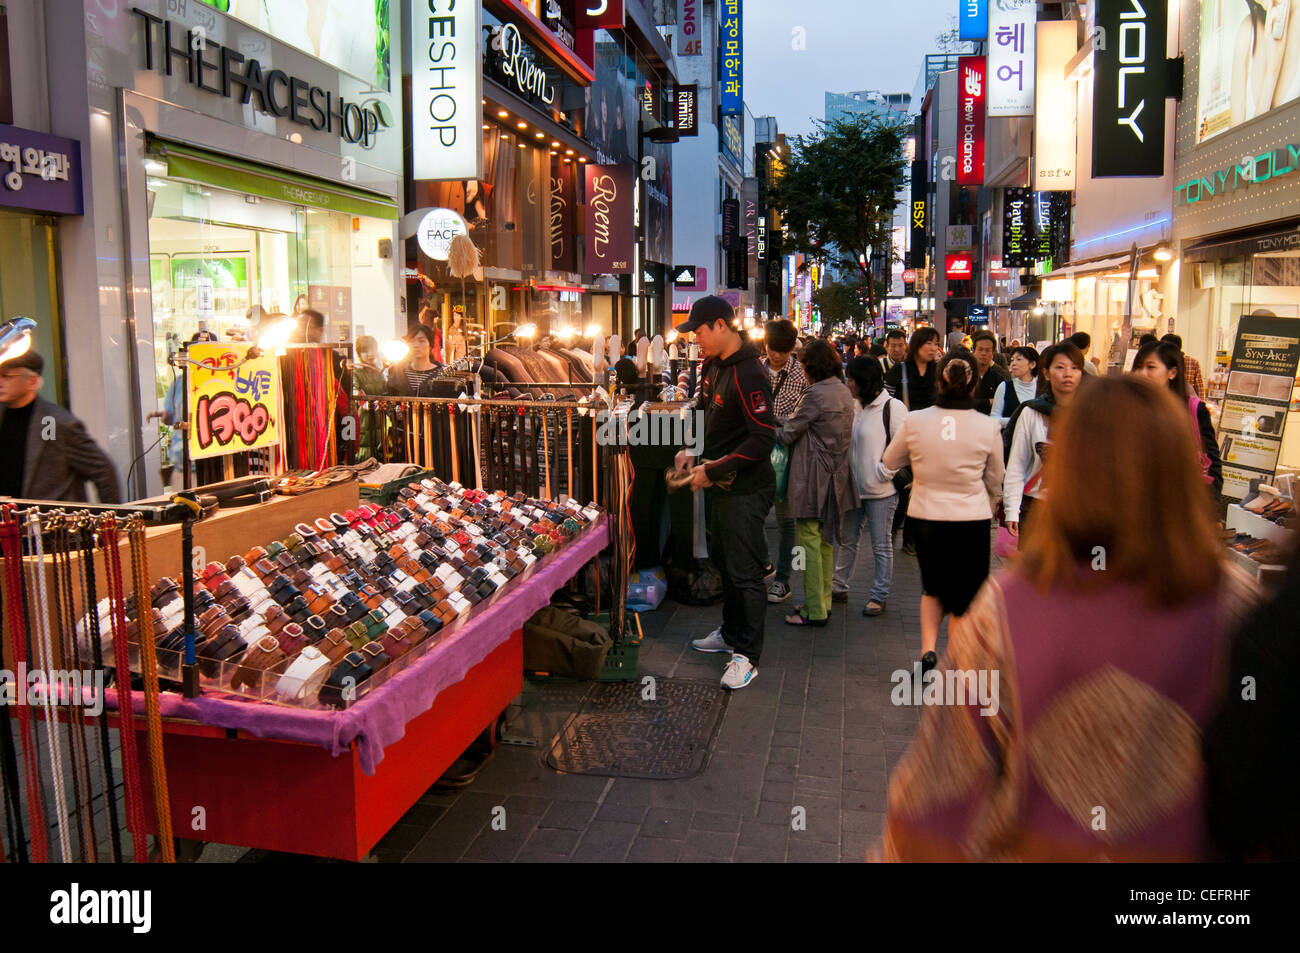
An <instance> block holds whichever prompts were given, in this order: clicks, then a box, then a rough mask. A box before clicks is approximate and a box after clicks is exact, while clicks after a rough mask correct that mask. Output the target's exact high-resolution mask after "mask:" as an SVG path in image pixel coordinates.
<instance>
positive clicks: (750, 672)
mask: <svg viewBox="0 0 1300 953" xmlns="http://www.w3.org/2000/svg"><path fill="white" fill-rule="evenodd" d="M757 675H758V669H756V668H754V666H752V665H750V664H749V659H747V658H745V656H743V655H733V656H732V657H731V661H730V662H728V663H727V670H726V671H725V672H723V673H722V687H723V688H730V689H731V690H732V691H735V690H736V689H737V688H744V687H745V686H746V685H748V684H749V683H750V682H752V681H753V680H754V678H755V676H757Z"/></svg>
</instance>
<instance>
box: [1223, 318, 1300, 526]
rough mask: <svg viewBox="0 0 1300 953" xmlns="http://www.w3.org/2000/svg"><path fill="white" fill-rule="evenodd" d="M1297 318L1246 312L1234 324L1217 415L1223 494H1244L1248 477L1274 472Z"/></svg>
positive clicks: (1296, 346) (1297, 342)
mask: <svg viewBox="0 0 1300 953" xmlns="http://www.w3.org/2000/svg"><path fill="white" fill-rule="evenodd" d="M1296 324H1297V322H1296V320H1295V318H1276V317H1258V316H1252V315H1245V316H1243V317H1242V319H1241V320H1240V322H1238V324H1237V342H1236V344H1235V345H1234V347H1233V349H1232V366H1231V369H1230V371H1229V373H1228V388H1227V396H1226V397H1225V398H1224V401H1223V411H1222V413H1221V414H1220V417H1219V439H1220V440H1221V441H1222V444H1221V446H1220V456H1222V458H1223V495H1224V496H1226V497H1228V498H1229V499H1233V500H1242V499H1245V498H1246V493H1247V492H1248V490H1249V487H1250V481H1251V480H1254V479H1258V478H1260V477H1265V478H1268V479H1270V480H1271V478H1272V477H1273V475H1274V474H1275V473H1276V472H1277V458H1278V454H1279V453H1280V452H1281V450H1282V432H1283V429H1284V428H1285V426H1286V418H1287V410H1288V408H1289V407H1290V405H1291V391H1292V389H1293V388H1294V387H1295V375H1296V366H1297V364H1298V363H1300V330H1297V328H1296Z"/></svg>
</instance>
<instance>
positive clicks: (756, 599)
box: [709, 489, 775, 665]
mask: <svg viewBox="0 0 1300 953" xmlns="http://www.w3.org/2000/svg"><path fill="white" fill-rule="evenodd" d="M774 496H775V491H774V490H772V489H768V490H762V491H760V492H758V493H731V492H729V491H727V490H711V491H710V492H709V498H710V502H711V504H712V509H713V512H712V515H711V518H710V520H709V526H710V531H709V558H711V559H712V560H713V564H714V565H715V566H717V568H718V572H719V573H721V574H722V637H723V639H725V640H726V642H727V644H728V645H730V646H731V647H732V649H734V650H735V652H736V653H737V654H738V655H743V656H745V657H746V658H747V659H749V661H750V663H751V664H753V665H758V658H759V655H761V654H762V651H763V623H764V621H765V620H766V618H767V586H766V585H765V584H764V582H763V576H764V573H765V571H766V569H767V537H766V536H765V535H764V533H763V520H764V519H766V518H767V512H768V510H770V509H771V508H772V499H773V497H774Z"/></svg>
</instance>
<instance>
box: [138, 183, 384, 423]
mask: <svg viewBox="0 0 1300 953" xmlns="http://www.w3.org/2000/svg"><path fill="white" fill-rule="evenodd" d="M148 190H149V271H150V284H151V291H152V301H153V327H154V379H155V393H154V395H153V397H152V399H151V397H150V396H149V395H148V394H146V395H144V398H143V402H144V404H145V407H146V408H147V409H152V408H153V407H154V406H157V405H158V403H159V402H160V401H161V400H162V398H163V397H164V395H165V394H166V392H167V389H168V387H169V386H170V384H171V381H172V377H173V371H172V368H171V367H170V366H169V364H168V356H169V355H170V354H171V353H172V352H173V351H175V350H176V349H177V348H179V347H180V346H181V345H182V344H184V343H187V342H189V341H190V340H192V339H193V338H194V336H195V335H196V334H198V333H200V332H208V333H210V334H212V335H215V336H216V339H217V340H221V341H252V340H256V338H257V336H258V334H259V333H260V328H261V325H262V324H263V323H264V322H265V323H267V324H270V323H273V322H274V321H275V320H277V319H278V318H279V317H280V316H282V315H291V314H295V313H297V312H299V311H302V310H304V309H306V308H308V307H311V308H314V309H316V310H318V311H320V312H321V313H322V314H324V315H325V319H326V333H325V340H326V341H327V342H339V341H350V340H354V339H355V338H356V337H358V336H360V335H361V334H366V333H371V334H375V335H377V336H379V337H380V338H381V339H386V338H387V337H389V336H390V335H391V329H392V317H391V312H392V294H393V264H392V259H391V258H387V259H381V258H380V257H379V255H380V252H379V248H380V242H381V240H383V239H388V240H390V241H391V236H392V225H391V222H388V221H385V220H383V219H378V218H368V217H360V216H353V215H349V214H347V213H344V212H337V211H326V210H323V209H315V208H305V207H302V206H295V205H291V204H288V203H286V202H279V201H275V200H273V199H269V198H265V197H261V196H257V195H251V194H241V193H238V192H235V191H230V190H227V189H221V188H216V187H214V186H209V185H207V184H204V183H202V182H194V181H187V180H184V179H179V178H171V177H163V176H160V175H150V176H149V178H148Z"/></svg>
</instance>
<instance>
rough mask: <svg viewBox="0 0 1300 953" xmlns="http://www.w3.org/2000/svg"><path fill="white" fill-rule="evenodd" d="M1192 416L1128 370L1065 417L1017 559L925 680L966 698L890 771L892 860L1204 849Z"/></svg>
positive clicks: (1203, 532) (983, 595)
mask: <svg viewBox="0 0 1300 953" xmlns="http://www.w3.org/2000/svg"><path fill="white" fill-rule="evenodd" d="M1058 415H1059V416H1058ZM1186 415H1187V410H1186V407H1185V406H1182V405H1180V404H1179V402H1178V401H1177V400H1176V399H1175V398H1174V396H1173V395H1172V394H1170V393H1169V391H1168V389H1166V388H1163V387H1157V386H1153V385H1152V384H1151V383H1150V382H1148V381H1145V380H1142V379H1139V378H1137V377H1134V376H1126V377H1119V378H1114V377H1112V378H1098V379H1097V380H1094V381H1092V382H1091V384H1090V386H1088V387H1085V388H1082V389H1081V390H1080V391H1079V393H1078V395H1077V397H1076V398H1075V399H1074V401H1073V403H1072V405H1071V406H1070V407H1069V408H1068V409H1062V410H1060V411H1058V412H1057V415H1054V418H1053V435H1052V452H1051V453H1050V454H1048V455H1047V459H1046V463H1045V468H1046V480H1047V482H1048V483H1049V484H1050V485H1051V487H1052V492H1051V493H1050V494H1049V495H1048V496H1047V497H1045V498H1044V499H1043V500H1042V501H1041V503H1040V504H1039V506H1038V509H1037V511H1036V512H1035V519H1034V522H1033V523H1032V524H1031V526H1030V527H1029V529H1028V530H1027V533H1026V537H1025V540H1024V547H1023V549H1022V550H1021V558H1020V560H1019V561H1018V562H1017V563H1016V564H1015V565H1014V566H1013V567H1012V568H1011V569H1009V570H1005V571H1003V572H1001V573H999V574H998V575H996V576H994V577H993V578H991V579H990V580H989V581H988V583H987V584H986V585H985V586H984V588H983V589H982V590H981V591H980V593H979V595H978V596H977V597H976V599H975V601H974V603H973V604H972V605H971V608H970V611H969V612H967V613H966V614H965V615H964V616H961V617H959V618H956V619H954V620H953V622H952V625H951V626H950V629H951V631H950V635H949V643H948V652H947V653H946V655H945V656H944V659H943V660H942V661H941V662H940V665H939V668H938V669H937V671H936V672H935V673H934V675H932V676H930V677H929V678H930V679H931V680H933V679H936V678H937V679H938V681H939V686H938V688H939V689H944V688H945V687H947V688H949V689H953V691H951V692H949V693H948V694H951V695H954V696H955V695H956V692H955V688H956V687H962V686H971V691H970V694H967V695H964V696H963V697H943V698H942V702H943V703H940V704H933V705H930V706H929V707H927V708H926V710H925V711H924V712H923V714H922V716H921V724H920V728H919V730H918V733H917V735H916V738H915V739H914V740H913V742H912V746H911V747H910V748H909V749H908V751H907V753H906V755H904V757H903V759H902V761H901V762H900V763H899V765H898V768H897V769H896V770H895V772H894V775H893V777H892V778H891V779H890V785H889V807H888V815H887V818H886V822H885V831H884V845H883V847H884V850H883V854H884V857H885V858H886V859H890V860H1023V861H1101V860H1109V861H1175V860H1197V859H1200V858H1203V857H1204V855H1205V850H1206V837H1207V832H1206V825H1205V820H1204V800H1205V793H1204V790H1205V779H1204V774H1205V769H1204V763H1203V760H1202V756H1201V729H1202V727H1203V726H1204V725H1206V724H1207V722H1208V721H1209V719H1210V717H1211V716H1212V714H1213V710H1214V707H1215V704H1216V702H1217V701H1218V696H1219V690H1218V686H1219V685H1220V684H1221V682H1220V680H1219V677H1218V669H1219V668H1220V666H1221V664H1222V662H1221V655H1222V654H1223V650H1224V648H1225V627H1224V618H1223V613H1222V600H1221V583H1222V577H1223V573H1222V567H1221V563H1220V558H1221V557H1220V551H1221V547H1220V545H1219V542H1218V538H1217V534H1216V532H1215V524H1214V519H1213V515H1212V508H1211V503H1210V501H1209V499H1208V498H1207V495H1206V493H1205V490H1204V488H1203V486H1202V483H1201V479H1200V473H1199V472H1198V468H1197V466H1196V454H1195V452H1194V451H1195V449H1196V448H1195V440H1194V435H1193V433H1192V430H1191V428H1190V427H1188V426H1187V424H1186V420H1185V418H1186ZM972 683H974V684H972ZM974 685H978V687H979V691H978V693H977V692H976V690H975V687H974ZM963 691H964V689H963ZM935 694H936V695H938V696H944V692H943V691H939V690H936V692H935ZM977 695H978V697H976V696H977Z"/></svg>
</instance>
